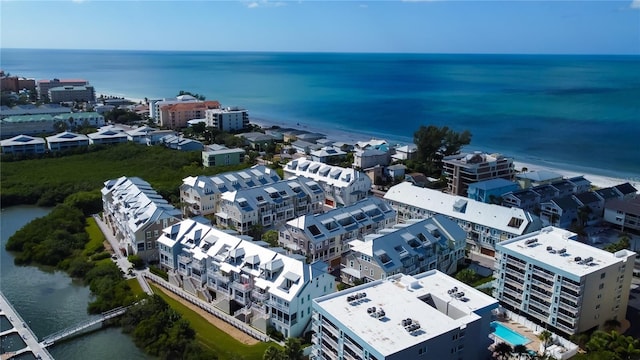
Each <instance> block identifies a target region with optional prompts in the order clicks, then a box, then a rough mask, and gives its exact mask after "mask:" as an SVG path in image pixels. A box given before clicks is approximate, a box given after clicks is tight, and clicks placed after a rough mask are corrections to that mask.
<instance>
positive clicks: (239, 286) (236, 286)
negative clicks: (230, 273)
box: [231, 282, 253, 292]
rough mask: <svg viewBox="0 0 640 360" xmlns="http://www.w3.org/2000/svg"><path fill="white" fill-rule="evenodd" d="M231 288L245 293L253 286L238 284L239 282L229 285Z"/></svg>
mask: <svg viewBox="0 0 640 360" xmlns="http://www.w3.org/2000/svg"><path fill="white" fill-rule="evenodd" d="M231 287H232V288H233V289H236V290H238V291H241V292H247V291H249V290H251V289H252V288H253V286H252V285H251V284H248V283H239V282H233V283H231Z"/></svg>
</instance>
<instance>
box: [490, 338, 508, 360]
mask: <svg viewBox="0 0 640 360" xmlns="http://www.w3.org/2000/svg"><path fill="white" fill-rule="evenodd" d="M512 353H513V348H512V347H511V345H509V344H507V343H505V342H500V343H497V344H496V346H494V347H493V357H494V358H496V359H501V360H507V359H508V358H509V357H510V356H511V354H512Z"/></svg>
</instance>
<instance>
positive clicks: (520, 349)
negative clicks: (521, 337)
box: [513, 344, 529, 359]
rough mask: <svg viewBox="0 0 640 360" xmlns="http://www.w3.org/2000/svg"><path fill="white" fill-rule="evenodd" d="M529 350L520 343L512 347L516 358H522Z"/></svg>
mask: <svg viewBox="0 0 640 360" xmlns="http://www.w3.org/2000/svg"><path fill="white" fill-rule="evenodd" d="M528 353H529V350H528V349H527V347H526V346H524V345H522V344H518V345H516V346H514V347H513V354H514V355H516V356H517V358H518V359H524V358H526V357H527V355H528Z"/></svg>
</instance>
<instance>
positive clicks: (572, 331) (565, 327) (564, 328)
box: [556, 323, 576, 334]
mask: <svg viewBox="0 0 640 360" xmlns="http://www.w3.org/2000/svg"><path fill="white" fill-rule="evenodd" d="M556 327H557V328H558V329H560V330H563V331H564V332H566V333H567V334H573V333H575V331H576V329H575V328H570V327H568V326H564V325H562V324H560V323H556Z"/></svg>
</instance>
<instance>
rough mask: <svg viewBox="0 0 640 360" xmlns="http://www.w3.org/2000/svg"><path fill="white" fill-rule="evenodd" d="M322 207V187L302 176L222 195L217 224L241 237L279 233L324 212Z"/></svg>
mask: <svg viewBox="0 0 640 360" xmlns="http://www.w3.org/2000/svg"><path fill="white" fill-rule="evenodd" d="M323 203H324V192H323V191H322V189H321V188H320V185H318V183H317V182H315V181H313V180H311V179H308V178H305V177H302V176H300V177H297V178H292V179H289V180H282V181H278V182H276V183H273V184H267V185H261V186H257V187H252V188H247V189H239V190H237V191H228V192H225V193H223V194H222V196H220V211H218V212H216V223H217V225H219V226H223V227H227V228H231V229H234V230H236V231H238V232H239V233H240V234H247V233H248V232H249V231H251V230H252V229H256V228H257V229H261V228H265V229H277V228H279V227H280V226H281V225H282V224H284V223H285V222H286V221H289V220H291V219H294V218H296V217H298V216H300V215H303V214H317V213H320V212H322V204H323Z"/></svg>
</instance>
